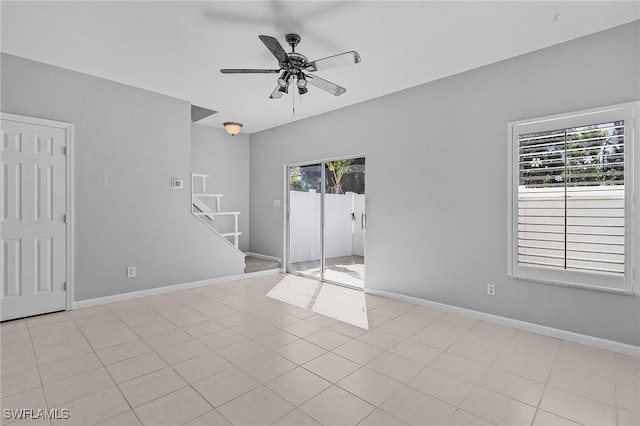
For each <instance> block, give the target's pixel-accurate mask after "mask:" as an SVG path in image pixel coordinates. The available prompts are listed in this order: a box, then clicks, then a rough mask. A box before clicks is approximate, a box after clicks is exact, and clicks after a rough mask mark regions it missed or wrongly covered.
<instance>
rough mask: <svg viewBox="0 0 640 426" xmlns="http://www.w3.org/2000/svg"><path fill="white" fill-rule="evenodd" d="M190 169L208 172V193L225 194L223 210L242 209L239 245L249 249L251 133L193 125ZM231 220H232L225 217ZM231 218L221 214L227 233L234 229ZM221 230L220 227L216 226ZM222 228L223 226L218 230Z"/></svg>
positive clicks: (222, 200)
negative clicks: (230, 133) (236, 133)
mask: <svg viewBox="0 0 640 426" xmlns="http://www.w3.org/2000/svg"><path fill="white" fill-rule="evenodd" d="M191 169H192V170H193V172H194V173H207V174H209V179H207V192H209V193H215V194H223V195H224V197H222V199H221V209H222V211H227V212H229V211H239V212H241V213H242V214H241V215H240V217H239V221H238V223H239V230H240V232H242V235H241V236H240V238H239V247H240V250H242V251H248V250H249V135H245V134H243V133H240V134H238V135H236V136H233V137H232V136H230V135H229V134H228V133H227V132H225V131H224V130H222V129H217V128H215V127H210V126H204V125H201V124H194V125H193V126H192V127H191ZM226 219H229V220H226ZM231 219H232V217H231V216H230V217H228V218H224V217H218V218H216V220H215V221H214V222H213V223H212V225H213V226H214V228H215V227H216V222H217V223H221V226H223V227H226V228H222V230H223V231H224V232H230V231H231V230H232V228H233V223H232V220H231ZM216 229H218V228H216ZM218 230H220V229H218Z"/></svg>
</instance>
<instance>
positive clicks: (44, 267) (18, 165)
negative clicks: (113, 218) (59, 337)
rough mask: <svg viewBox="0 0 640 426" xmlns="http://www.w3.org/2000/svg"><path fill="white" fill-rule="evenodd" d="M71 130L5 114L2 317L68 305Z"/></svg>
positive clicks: (1, 185) (0, 183) (0, 254)
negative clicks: (15, 119) (31, 122)
mask: <svg viewBox="0 0 640 426" xmlns="http://www.w3.org/2000/svg"><path fill="white" fill-rule="evenodd" d="M67 131H68V130H67V129H64V128H59V127H52V126H46V125H36V124H30V123H24V122H20V121H14V120H12V119H4V118H3V119H2V151H1V160H2V173H1V175H0V191H1V198H2V212H1V213H0V215H1V218H2V231H1V234H2V235H1V238H2V244H1V246H0V262H1V264H2V273H1V277H0V279H1V280H2V283H1V284H2V294H1V295H0V296H1V300H0V303H1V305H0V320H2V321H4V320H8V319H14V318H21V317H26V316H30V315H36V314H42V313H47V312H54V311H60V310H64V309H66V307H67V295H66V281H67V228H66V227H67V224H66V223H65V222H66V214H67V182H66V179H67V170H66V167H67V164H66V143H67Z"/></svg>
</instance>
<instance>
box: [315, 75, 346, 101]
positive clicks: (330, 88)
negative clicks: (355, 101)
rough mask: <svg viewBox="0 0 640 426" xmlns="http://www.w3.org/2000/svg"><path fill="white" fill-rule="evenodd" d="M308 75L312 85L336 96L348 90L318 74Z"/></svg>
mask: <svg viewBox="0 0 640 426" xmlns="http://www.w3.org/2000/svg"><path fill="white" fill-rule="evenodd" d="M306 77H307V81H308V82H309V84H310V85H312V86H316V87H317V88H318V89H322V90H324V91H325V92H329V93H331V94H332V95H334V96H340V95H342V94H343V93H344V92H346V91H347V89H345V88H344V87H340V86H338V85H337V84H335V83H332V82H330V81H327V80H324V79H322V78H320V77H318V76H316V75H311V74H309V75H307V76H306Z"/></svg>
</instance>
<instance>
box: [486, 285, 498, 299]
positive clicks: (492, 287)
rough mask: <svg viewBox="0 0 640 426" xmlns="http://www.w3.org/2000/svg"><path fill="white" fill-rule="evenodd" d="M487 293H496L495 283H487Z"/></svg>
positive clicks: (491, 294) (490, 294)
mask: <svg viewBox="0 0 640 426" xmlns="http://www.w3.org/2000/svg"><path fill="white" fill-rule="evenodd" d="M487 294H488V295H489V296H495V295H496V285H495V284H487Z"/></svg>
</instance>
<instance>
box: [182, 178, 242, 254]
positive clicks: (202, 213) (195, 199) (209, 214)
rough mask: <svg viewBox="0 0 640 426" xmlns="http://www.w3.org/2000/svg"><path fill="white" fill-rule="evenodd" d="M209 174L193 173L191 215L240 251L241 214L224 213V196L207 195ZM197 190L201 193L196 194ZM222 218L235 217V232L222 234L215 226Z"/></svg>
mask: <svg viewBox="0 0 640 426" xmlns="http://www.w3.org/2000/svg"><path fill="white" fill-rule="evenodd" d="M208 177H209V175H208V174H203V173H191V213H193V214H194V215H195V216H196V217H197V218H198V219H200V221H202V223H204V224H205V225H207V226H208V227H209V228H210V229H211V230H213V231H214V232H215V233H217V234H218V235H220V236H222V237H226V239H227V241H229V243H231V244H233V246H235V248H236V249H238V251H239V250H240V249H239V248H238V237H239V236H240V235H242V233H241V232H239V231H238V216H240V212H223V211H221V209H220V199H221V198H222V194H209V193H207V178H208ZM196 188H197V189H198V190H199V191H200V192H196ZM220 216H233V223H234V225H233V230H231V231H229V230H227V232H222V231H221V230H219V226H215V222H216V218H218V217H220Z"/></svg>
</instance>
